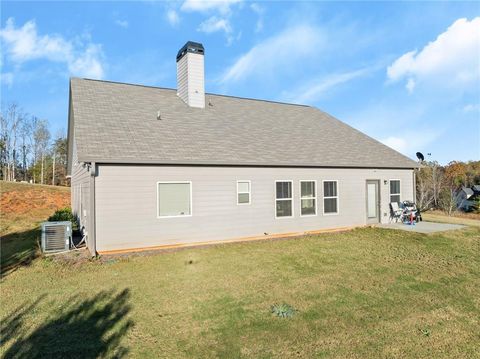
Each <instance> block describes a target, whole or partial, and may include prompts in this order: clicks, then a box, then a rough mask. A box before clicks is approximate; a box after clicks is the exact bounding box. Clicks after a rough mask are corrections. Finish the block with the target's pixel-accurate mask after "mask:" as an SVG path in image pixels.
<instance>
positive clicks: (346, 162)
mask: <svg viewBox="0 0 480 359" xmlns="http://www.w3.org/2000/svg"><path fill="white" fill-rule="evenodd" d="M71 101H72V109H73V113H72V115H73V116H72V118H73V121H72V122H73V126H74V128H73V130H74V136H75V141H76V147H77V151H78V152H77V154H78V159H79V161H81V162H90V161H95V162H110V163H158V164H210V165H252V166H254V165H256V166H319V167H323V166H324V167H373V168H413V167H417V166H418V165H417V163H416V162H414V161H412V160H411V159H409V158H407V157H405V156H403V155H401V154H400V153H398V152H396V151H394V150H392V149H391V148H389V147H387V146H385V145H383V144H381V143H380V142H378V141H376V140H374V139H372V138H370V137H368V136H366V135H364V134H363V133H361V132H359V131H357V130H355V129H353V128H352V127H350V126H348V125H346V124H345V123H343V122H341V121H339V120H337V119H335V118H333V117H332V116H330V115H328V114H326V113H325V112H322V111H320V110H318V109H316V108H313V107H309V106H302V105H293V104H284V103H277V102H270V101H261V100H253V99H245V98H236V97H229V96H221V95H213V94H207V95H206V101H205V103H206V104H207V105H206V108H205V109H198V108H190V107H188V106H187V105H186V104H185V103H184V102H183V101H182V100H181V99H180V98H179V97H178V96H177V95H176V90H173V89H163V88H156V87H146V86H138V85H130V84H123V83H113V82H105V81H96V80H87V79H78V78H73V79H72V80H71ZM158 111H160V116H161V120H158V119H157V112H158ZM71 125H72V123H71Z"/></svg>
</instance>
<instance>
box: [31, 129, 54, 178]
mask: <svg viewBox="0 0 480 359" xmlns="http://www.w3.org/2000/svg"><path fill="white" fill-rule="evenodd" d="M33 140H34V148H35V150H34V151H35V154H36V156H38V157H39V159H40V161H41V163H40V165H41V170H40V183H42V184H43V183H44V168H45V156H46V154H47V150H48V145H49V142H50V131H49V130H48V121H47V120H38V121H35V129H34V131H33Z"/></svg>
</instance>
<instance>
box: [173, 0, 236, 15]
mask: <svg viewBox="0 0 480 359" xmlns="http://www.w3.org/2000/svg"><path fill="white" fill-rule="evenodd" d="M241 1H242V0H214V1H210V0H186V1H185V2H184V3H183V4H182V6H181V8H180V9H181V10H182V11H190V12H193V11H198V12H209V11H218V12H220V13H221V14H223V15H226V14H230V12H231V8H232V5H234V4H238V3H240V2H241Z"/></svg>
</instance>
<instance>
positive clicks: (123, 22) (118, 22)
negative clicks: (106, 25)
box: [115, 20, 128, 29]
mask: <svg viewBox="0 0 480 359" xmlns="http://www.w3.org/2000/svg"><path fill="white" fill-rule="evenodd" d="M115 24H116V25H118V26H120V27H123V28H124V29H126V28H128V21H127V20H115Z"/></svg>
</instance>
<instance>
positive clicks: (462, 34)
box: [387, 17, 480, 92]
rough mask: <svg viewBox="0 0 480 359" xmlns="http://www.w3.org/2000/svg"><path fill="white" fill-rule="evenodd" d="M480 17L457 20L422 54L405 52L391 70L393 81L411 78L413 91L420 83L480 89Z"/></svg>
mask: <svg viewBox="0 0 480 359" xmlns="http://www.w3.org/2000/svg"><path fill="white" fill-rule="evenodd" d="M479 29H480V17H476V18H474V19H472V20H471V21H468V20H467V19H465V18H462V19H458V20H456V21H455V22H454V23H453V24H452V25H451V26H450V27H449V28H448V29H447V30H446V31H445V32H443V33H442V34H440V35H439V36H438V37H437V38H436V39H435V41H432V42H430V43H429V44H427V45H426V46H425V47H424V48H423V49H422V50H421V51H418V50H414V51H410V52H407V53H405V54H404V55H402V56H400V57H399V58H398V59H397V60H395V61H394V62H393V64H392V65H390V66H389V67H388V69H387V76H388V78H389V79H390V80H392V81H399V80H402V79H405V78H406V79H407V84H406V87H407V89H408V90H409V91H410V92H411V91H413V90H414V88H415V87H416V85H418V84H419V83H422V82H423V83H426V82H429V83H435V84H441V85H442V86H444V87H449V86H461V87H462V88H465V87H466V86H467V87H468V86H470V85H473V86H478V81H479V79H480V66H479V63H480V31H479Z"/></svg>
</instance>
